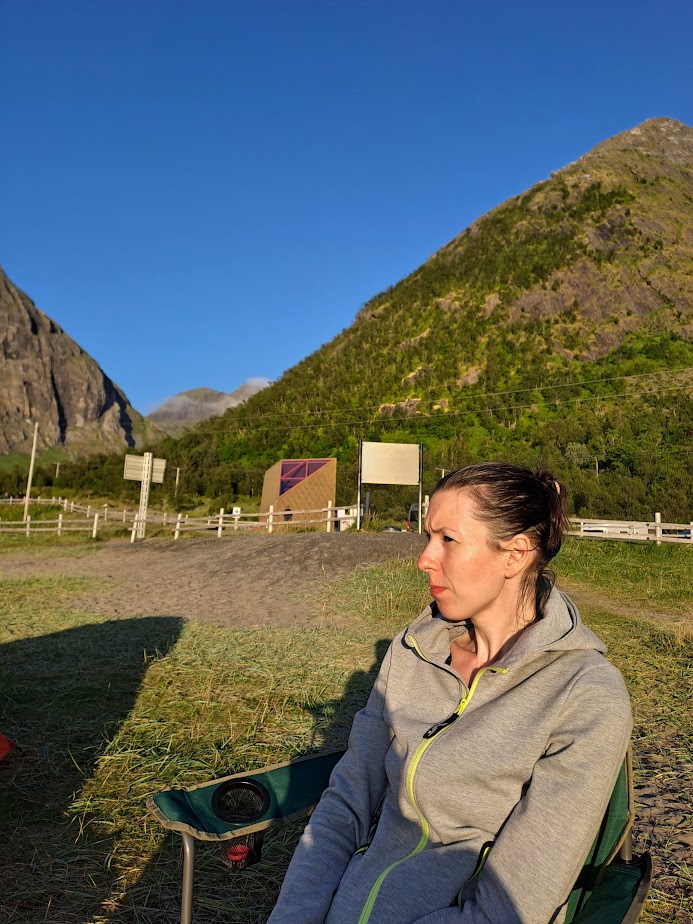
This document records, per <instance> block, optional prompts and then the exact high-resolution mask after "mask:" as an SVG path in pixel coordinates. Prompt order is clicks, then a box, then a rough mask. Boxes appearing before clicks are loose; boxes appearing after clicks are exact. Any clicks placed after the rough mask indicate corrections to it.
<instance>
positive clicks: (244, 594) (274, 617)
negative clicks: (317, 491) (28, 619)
mask: <svg viewBox="0 0 693 924" xmlns="http://www.w3.org/2000/svg"><path fill="white" fill-rule="evenodd" d="M424 543H425V538H424V537H423V536H419V535H418V534H415V533H397V532H393V533H390V532H383V533H367V532H362V533H332V534H329V535H328V534H326V533H299V534H295V533H294V534H279V535H273V536H267V535H264V536H248V535H243V536H238V537H229V538H227V539H185V540H179V541H178V542H176V541H174V540H172V539H148V540H145V541H144V542H141V543H137V544H130V543H129V542H128V541H127V540H123V541H120V540H113V541H111V542H109V543H108V544H107V545H104V546H102V547H101V548H99V549H98V551H96V552H91V551H90V553H89V554H85V555H83V556H75V554H74V551H71V552H70V556H69V557H67V556H66V557H64V558H61V557H51V558H45V557H39V556H37V555H35V554H32V553H31V552H29V551H27V552H17V553H11V554H8V555H3V557H2V559H1V560H0V572H1V573H2V575H3V576H4V577H14V578H17V577H39V576H40V577H47V576H54V575H65V576H69V577H98V578H105V579H108V580H109V586H108V587H105V588H104V589H103V590H102V591H99V593H98V594H96V595H93V596H90V595H88V594H87V595H84V596H83V595H80V598H79V602H78V605H79V606H80V607H82V608H85V609H94V610H96V611H98V612H99V613H102V614H103V615H105V616H111V617H116V618H117V617H133V616H182V617H184V618H186V619H200V620H206V621H209V622H215V623H218V624H220V625H226V626H257V625H264V624H268V623H269V624H272V625H275V626H294V625H315V624H316V623H320V622H322V623H330V622H334V621H335V620H334V619H332V618H331V616H330V613H329V612H325V611H324V608H323V605H322V602H321V601H320V599H319V597H320V591H321V589H322V587H324V585H325V583H326V582H327V581H330V580H332V579H333V578H335V577H336V576H337V575H339V574H340V573H343V572H346V571H349V570H353V569H355V568H359V567H363V566H365V565H368V564H372V563H374V562H383V561H387V560H389V559H401V560H404V559H411V558H416V557H417V556H418V555H419V554H420V553H421V550H422V549H423V547H424Z"/></svg>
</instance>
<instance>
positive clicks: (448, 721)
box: [424, 712, 459, 738]
mask: <svg viewBox="0 0 693 924" xmlns="http://www.w3.org/2000/svg"><path fill="white" fill-rule="evenodd" d="M457 719H459V715H458V714H457V713H456V712H453V714H452V715H451V716H450V717H449V718H448V719H446V720H445V721H444V722H439V723H438V725H431V727H430V728H429V729H428V731H427V732H424V738H432V737H433V736H434V735H437V734H438V732H439V731H442V730H443V729H444V728H447V727H448V725H452V723H453V722H455V721H456V720H457Z"/></svg>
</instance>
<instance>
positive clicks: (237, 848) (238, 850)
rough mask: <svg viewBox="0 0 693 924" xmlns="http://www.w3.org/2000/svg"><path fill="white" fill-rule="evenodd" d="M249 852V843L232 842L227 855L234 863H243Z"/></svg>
mask: <svg viewBox="0 0 693 924" xmlns="http://www.w3.org/2000/svg"><path fill="white" fill-rule="evenodd" d="M249 853H250V848H249V847H248V845H247V844H232V845H231V846H230V847H229V849H228V850H227V851H226V856H227V857H228V858H229V860H231V862H232V863H241V862H242V861H243V860H245V859H246V858H247V856H248V854H249Z"/></svg>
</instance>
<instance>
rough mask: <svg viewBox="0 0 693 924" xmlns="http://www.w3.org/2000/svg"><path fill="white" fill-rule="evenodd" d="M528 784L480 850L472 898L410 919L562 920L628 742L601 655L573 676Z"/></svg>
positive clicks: (615, 685) (627, 718) (458, 922)
mask: <svg viewBox="0 0 693 924" xmlns="http://www.w3.org/2000/svg"><path fill="white" fill-rule="evenodd" d="M560 719H561V720H560V722H559V723H557V728H556V730H555V731H554V733H553V734H552V735H551V738H550V741H549V744H548V747H547V749H546V751H545V752H544V754H543V756H542V757H541V758H540V759H539V760H538V761H537V763H536V765H535V767H534V771H533V773H532V778H531V780H530V783H529V786H528V787H527V790H526V792H525V794H524V796H523V797H522V799H521V800H520V801H519V802H518V804H517V805H516V806H515V808H514V809H513V811H512V813H511V814H510V816H509V817H508V819H507V820H506V822H505V824H504V825H503V827H502V829H501V831H500V833H499V834H498V836H497V838H496V840H495V843H494V845H493V847H492V848H491V851H490V852H489V855H488V860H487V861H486V865H485V866H484V869H483V873H482V875H481V877H480V879H479V884H478V887H477V890H476V893H475V895H474V898H472V899H470V900H469V901H466V902H465V903H464V906H463V907H462V908H461V909H459V908H446V909H444V910H441V911H436V912H434V913H432V914H429V915H426V916H425V917H423V918H421V919H420V920H419V921H418V922H417V924H546V922H548V921H562V920H563V913H564V912H563V906H564V905H565V903H566V902H567V900H568V896H569V895H570V892H571V890H572V887H573V885H574V883H575V881H576V880H577V878H578V874H579V873H580V870H581V869H582V866H583V864H584V861H585V858H586V857H587V854H588V852H589V849H590V847H591V846H592V843H593V841H594V838H595V836H596V833H597V831H598V830H599V826H600V824H601V821H602V818H603V816H604V812H605V811H606V807H607V805H608V803H609V798H610V796H611V793H612V791H613V788H614V784H615V783H616V778H617V776H618V772H619V770H620V767H621V764H622V763H623V759H624V756H625V753H626V750H627V747H628V742H629V740H630V735H631V730H632V717H631V710H630V701H629V698H628V693H627V691H626V688H625V685H624V683H623V680H622V678H621V675H620V674H619V672H618V671H617V670H616V669H615V668H614V667H613V666H612V665H611V664H609V663H608V662H607V661H604V664H603V665H601V666H595V667H593V668H592V669H591V670H589V671H587V672H586V673H585V674H583V675H582V676H581V677H580V678H579V679H577V680H576V682H575V684H574V685H573V687H572V689H571V691H570V693H569V695H568V696H567V698H566V702H565V703H564V707H563V710H562V712H561V717H560Z"/></svg>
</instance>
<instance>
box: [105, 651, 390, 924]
mask: <svg viewBox="0 0 693 924" xmlns="http://www.w3.org/2000/svg"><path fill="white" fill-rule="evenodd" d="M389 644H390V639H386V638H383V639H380V640H378V641H377V642H376V643H375V646H374V660H373V663H372V664H371V665H370V667H369V668H368V670H357V671H354V672H353V673H352V674H351V675H350V677H349V679H348V680H347V682H346V685H345V688H344V693H343V695H342V696H341V697H339V698H337V699H330V700H325V701H323V702H321V703H319V704H317V705H314V706H309V707H306V708H307V711H309V712H310V713H311V714H312V715H313V721H314V728H313V735H312V741H311V745H310V746H309V747H307V748H306V752H305V753H306V754H311V753H319V752H321V751H326V750H333V749H336V748H345V747H346V745H347V740H348V737H349V731H350V729H351V724H352V722H353V719H354V716H355V714H356V712H357V711H358V710H359V709H361V708H362V707H363V706H365V704H366V700H367V699H368V695H369V693H370V691H371V688H372V686H373V684H374V683H375V679H376V677H377V674H378V670H379V669H380V664H381V662H382V660H383V658H384V657H385V654H386V653H387V650H388V647H389ZM199 782H204V778H202V779H201V780H200V781H199ZM152 824H153V825H154V826H156V822H154V821H152ZM302 828H303V824H302V823H301V822H297V823H294V824H290V825H288V826H286V827H281V828H272V829H270V830H269V831H268V832H267V833H266V839H265V846H264V850H263V856H262V859H261V860H260V862H259V863H258V864H257V865H254V866H252V867H250V868H249V869H247V870H243V871H240V872H231V871H230V870H228V869H227V868H226V867H225V866H224V865H223V863H222V859H221V856H222V849H223V848H222V846H220V845H215V844H204V843H200V842H198V843H197V849H196V860H195V899H194V905H193V921H195V924H222V922H224V924H228V922H234V924H241V922H242V924H262V922H264V921H266V920H267V917H268V916H269V914H270V912H271V910H272V908H273V906H274V904H275V902H276V899H277V896H278V894H279V889H280V887H281V883H282V880H283V878H284V873H285V871H286V868H287V866H288V863H289V859H290V857H291V854H292V853H293V850H294V848H295V846H296V843H297V842H298V839H299V837H300V834H301V831H302ZM181 879H182V857H181V839H180V837H179V836H178V835H177V834H174V833H169V832H166V835H165V840H164V842H163V843H162V845H161V847H160V848H159V849H157V850H156V852H155V853H154V854H153V855H152V856H151V858H150V860H149V862H148V863H147V865H146V867H145V868H144V870H143V872H142V874H141V875H140V876H139V878H138V880H137V882H136V883H134V884H133V885H132V886H131V887H130V888H129V889H128V890H127V891H126V892H125V894H124V895H122V896H121V897H120V898H119V900H118V907H117V908H114V909H113V911H112V912H111V913H110V914H109V915H108V916H107V917H104V918H103V920H104V921H108V924H130V922H133V921H143V922H145V921H146V922H147V924H178V922H179V921H180V900H181V884H182V882H181ZM99 920H101V919H99Z"/></svg>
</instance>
